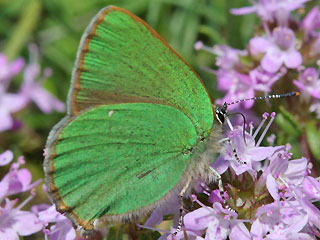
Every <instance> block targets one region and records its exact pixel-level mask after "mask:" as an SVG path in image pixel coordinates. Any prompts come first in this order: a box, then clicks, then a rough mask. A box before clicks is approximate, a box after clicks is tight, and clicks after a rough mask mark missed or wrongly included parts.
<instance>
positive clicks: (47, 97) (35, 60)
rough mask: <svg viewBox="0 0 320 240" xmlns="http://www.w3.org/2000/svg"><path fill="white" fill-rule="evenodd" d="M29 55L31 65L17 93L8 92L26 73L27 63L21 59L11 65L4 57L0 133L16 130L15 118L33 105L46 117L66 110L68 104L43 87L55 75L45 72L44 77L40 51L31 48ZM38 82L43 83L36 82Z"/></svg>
mask: <svg viewBox="0 0 320 240" xmlns="http://www.w3.org/2000/svg"><path fill="white" fill-rule="evenodd" d="M29 52H30V62H29V64H28V65H26V66H25V68H24V70H23V83H22V85H21V86H20V89H19V91H18V92H17V93H11V92H8V91H10V83H11V81H12V78H13V77H15V76H16V75H18V74H19V73H20V72H21V71H22V69H23V67H24V60H23V59H22V58H18V59H17V60H15V61H13V62H11V63H10V62H8V59H7V57H6V56H5V55H4V54H0V119H1V124H0V132H2V131H6V130H10V129H13V128H14V126H15V120H14V119H13V117H12V114H13V113H16V112H18V111H20V110H21V109H23V108H25V107H26V106H27V105H28V104H29V103H30V102H31V101H33V102H35V103H36V104H37V106H38V107H39V108H40V110H41V111H43V112H44V113H49V112H51V111H52V110H57V111H60V112H62V111H64V110H65V106H64V104H63V103H62V102H60V101H59V100H58V99H57V98H56V97H54V96H53V95H52V94H51V93H49V92H48V91H47V90H45V89H44V88H43V87H42V84H43V82H44V81H45V79H46V78H48V77H49V76H50V75H51V70H50V69H45V70H44V73H43V75H40V74H41V69H40V64H39V56H38V55H39V52H38V48H37V47H36V46H35V45H30V47H29ZM37 78H39V80H37V81H36V79H37Z"/></svg>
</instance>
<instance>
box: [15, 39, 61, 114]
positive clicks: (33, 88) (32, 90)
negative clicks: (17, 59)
mask: <svg viewBox="0 0 320 240" xmlns="http://www.w3.org/2000/svg"><path fill="white" fill-rule="evenodd" d="M29 52H30V63H29V64H28V65H27V67H26V68H25V70H24V75H23V78H24V81H23V84H22V86H21V93H22V95H23V96H24V97H25V101H27V102H30V101H33V102H35V103H36V104H37V106H38V107H39V108H40V110H41V111H42V112H44V113H49V112H51V111H53V110H57V111H59V112H63V111H64V110H65V105H64V103H62V102H61V101H60V100H58V99H57V98H56V97H55V96H53V95H52V94H51V93H49V92H48V91H47V90H45V89H44V88H43V87H42V84H43V83H44V81H45V80H46V79H47V78H48V77H50V75H51V69H49V68H47V69H45V70H44V73H43V75H42V76H39V75H40V73H41V68H40V64H39V49H38V47H37V46H36V45H34V44H31V45H30V46H29ZM37 78H40V79H39V80H37V81H36V79H37Z"/></svg>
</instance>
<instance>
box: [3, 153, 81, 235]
mask: <svg viewBox="0 0 320 240" xmlns="http://www.w3.org/2000/svg"><path fill="white" fill-rule="evenodd" d="M12 160H13V153H12V152H11V151H10V150H7V151H5V152H3V153H1V154H0V166H5V165H7V164H9V163H10V162H12ZM24 164H25V160H24V158H23V157H22V156H20V157H18V159H17V162H14V163H12V164H11V167H10V170H9V172H8V173H7V174H6V175H5V176H4V177H3V178H2V179H1V181H0V239H6V240H17V239H19V236H29V235H32V234H35V233H37V232H39V231H43V232H44V234H45V235H46V236H49V237H50V239H51V240H61V239H63V240H74V239H75V238H76V232H75V230H74V229H73V227H72V224H71V222H70V220H69V219H67V218H66V217H64V216H62V215H61V214H60V213H58V212H57V211H56V209H55V206H54V205H48V204H41V205H34V206H33V207H32V208H31V211H26V210H22V209H23V208H25V206H26V204H27V203H29V202H30V201H31V200H32V199H33V198H34V196H35V187H37V185H38V184H39V183H40V182H41V180H37V181H35V182H33V183H32V175H31V173H30V171H29V170H28V169H26V168H21V167H22V166H23V165H24ZM23 192H24V193H26V192H27V193H29V194H30V195H29V197H27V198H26V199H25V200H23V201H22V202H21V203H19V202H20V201H19V199H18V198H13V195H16V194H19V193H23ZM12 198H13V199H12ZM18 203H19V204H18ZM17 204H18V206H16V205H17Z"/></svg>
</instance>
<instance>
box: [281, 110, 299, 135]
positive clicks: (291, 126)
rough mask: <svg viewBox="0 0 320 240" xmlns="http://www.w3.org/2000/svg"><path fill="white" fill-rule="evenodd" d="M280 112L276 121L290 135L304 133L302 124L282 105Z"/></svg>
mask: <svg viewBox="0 0 320 240" xmlns="http://www.w3.org/2000/svg"><path fill="white" fill-rule="evenodd" d="M280 112H281V113H279V114H278V115H277V117H276V119H275V121H276V123H277V124H278V125H279V126H280V127H281V128H282V129H283V130H284V131H285V132H286V133H288V134H289V135H290V137H294V138H296V137H299V136H300V135H301V133H302V129H301V126H300V125H301V124H300V123H299V122H298V120H297V119H296V118H295V117H294V116H293V115H292V114H291V113H290V112H288V111H287V110H285V108H284V107H283V106H280Z"/></svg>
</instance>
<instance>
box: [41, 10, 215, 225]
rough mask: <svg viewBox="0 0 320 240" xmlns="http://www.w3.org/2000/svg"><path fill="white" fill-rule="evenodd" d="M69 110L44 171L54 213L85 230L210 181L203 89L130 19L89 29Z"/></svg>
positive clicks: (97, 22)
mask: <svg viewBox="0 0 320 240" xmlns="http://www.w3.org/2000/svg"><path fill="white" fill-rule="evenodd" d="M67 104H68V112H67V116H65V117H64V118H63V119H62V120H61V121H60V122H59V123H58V124H57V125H56V126H55V127H54V128H53V129H52V131H51V132H50V135H49V137H48V141H47V145H46V157H45V162H44V170H45V176H46V184H47V187H48V191H49V193H50V194H51V196H52V198H53V200H54V202H55V204H56V207H57V210H58V211H59V212H61V213H65V215H66V216H67V217H69V218H70V219H71V220H72V221H73V223H74V224H75V225H76V226H78V227H81V228H83V229H84V230H92V229H94V228H95V225H96V224H97V223H100V222H104V221H106V222H109V221H115V222H117V221H118V222H119V221H126V220H134V219H137V218H139V217H141V216H145V215H147V214H149V213H150V212H151V211H152V210H153V209H154V208H155V207H161V206H163V205H164V204H165V202H166V201H168V200H169V199H170V198H173V197H176V196H177V195H178V194H179V193H180V191H181V190H182V189H183V188H186V187H187V186H188V185H189V184H190V182H191V181H193V180H195V179H198V178H199V177H203V178H206V177H208V175H209V174H210V173H209V170H208V169H209V168H208V164H209V162H211V161H212V160H213V159H212V158H213V156H212V154H211V153H212V149H213V146H214V145H216V144H214V143H215V142H216V135H217V128H216V127H215V125H214V118H215V111H214V108H213V106H212V103H211V101H210V97H209V95H208V93H207V91H206V89H205V87H204V85H203V83H202V81H201V80H200V78H199V76H198V75H197V74H196V73H195V72H194V71H193V70H192V69H191V67H190V66H189V65H188V64H187V63H186V62H185V61H184V60H183V59H182V58H181V57H180V56H179V55H178V54H177V53H176V52H175V51H174V50H173V49H172V48H171V47H170V46H169V45H168V44H167V43H166V42H165V41H164V40H163V39H162V38H161V37H160V36H159V35H158V34H157V33H156V32H155V31H154V30H153V29H152V28H151V27H150V26H149V25H148V24H147V23H145V22H144V21H143V20H141V19H140V18H138V17H136V16H135V15H133V14H132V13H130V12H128V11H126V10H124V9H121V8H119V7H115V6H109V7H106V8H104V9H102V10H101V11H100V12H99V13H98V14H97V16H96V17H95V18H94V19H93V20H92V22H91V23H90V25H89V26H88V28H87V29H86V31H85V33H84V35H83V37H82V39H81V42H80V46H79V50H78V54H77V59H76V62H75V66H74V69H73V75H72V83H71V87H70V91H69V97H68V102H67Z"/></svg>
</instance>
